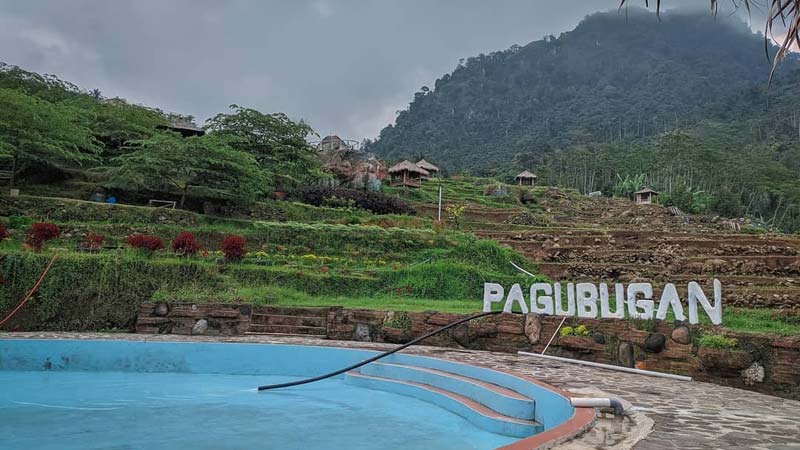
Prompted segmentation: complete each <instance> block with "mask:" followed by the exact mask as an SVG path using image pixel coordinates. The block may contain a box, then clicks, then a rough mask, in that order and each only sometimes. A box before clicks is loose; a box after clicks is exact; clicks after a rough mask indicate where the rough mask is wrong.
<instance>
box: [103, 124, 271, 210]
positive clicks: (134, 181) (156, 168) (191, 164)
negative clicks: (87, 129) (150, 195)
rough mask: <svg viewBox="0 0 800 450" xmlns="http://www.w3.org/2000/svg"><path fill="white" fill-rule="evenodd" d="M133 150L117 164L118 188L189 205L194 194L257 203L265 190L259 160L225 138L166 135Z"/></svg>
mask: <svg viewBox="0 0 800 450" xmlns="http://www.w3.org/2000/svg"><path fill="white" fill-rule="evenodd" d="M129 148H130V150H131V152H130V153H127V154H124V155H122V156H118V157H116V158H114V159H113V160H112V161H113V162H114V163H115V164H116V166H115V167H114V168H113V169H112V170H111V172H110V175H111V183H110V185H111V186H113V187H121V188H127V189H130V188H134V189H148V190H153V191H159V192H175V191H177V192H178V193H179V194H180V202H179V205H180V207H183V205H184V203H185V201H186V196H187V195H188V194H189V193H190V192H195V191H196V192H198V193H200V194H202V195H205V196H209V197H217V198H236V199H237V200H240V201H248V200H251V199H253V198H254V197H255V195H257V194H258V193H260V192H261V191H262V189H263V186H264V177H263V176H262V172H261V170H259V168H258V165H257V164H256V160H255V158H254V157H253V156H252V155H250V154H248V153H246V152H243V151H240V150H236V149H234V148H233V147H231V146H230V145H229V143H228V142H227V139H225V138H223V137H221V136H213V135H206V136H194V137H189V138H184V137H181V135H180V134H178V133H172V132H163V133H159V134H156V135H154V136H153V137H151V138H149V139H145V140H141V141H134V142H132V143H131V144H130V146H129Z"/></svg>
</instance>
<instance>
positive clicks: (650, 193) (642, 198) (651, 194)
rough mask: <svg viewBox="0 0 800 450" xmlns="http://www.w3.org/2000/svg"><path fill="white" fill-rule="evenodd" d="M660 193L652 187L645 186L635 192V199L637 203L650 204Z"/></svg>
mask: <svg viewBox="0 0 800 450" xmlns="http://www.w3.org/2000/svg"><path fill="white" fill-rule="evenodd" d="M658 195H659V193H658V192H656V191H654V190H652V189H650V188H644V189H642V190H641V191H636V192H634V193H633V199H634V200H635V201H636V203H639V204H640V205H649V204H651V203H653V199H654V198H655V197H657V196H658Z"/></svg>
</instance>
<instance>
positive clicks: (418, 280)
mask: <svg viewBox="0 0 800 450" xmlns="http://www.w3.org/2000/svg"><path fill="white" fill-rule="evenodd" d="M6 201H7V202H8V204H7V206H8V207H14V206H13V205H14V203H15V201H14V200H11V199H8V200H6ZM30 202H33V200H32V199H18V200H16V203H17V204H20V203H22V204H28V203H30ZM48 202H57V203H66V204H69V203H70V201H64V200H58V201H57V200H52V199H50V200H46V201H44V204H45V205H47V204H48ZM72 203H76V204H84V203H85V204H87V205H92V204H91V203H87V202H72ZM94 206H95V207H96V208H97V209H101V210H102V209H106V208H107V209H108V210H105V211H103V214H102V215H100V216H99V220H98V218H97V217H96V218H95V220H92V215H91V214H92V212H91V211H88V209H89V208H86V209H83V208H75V210H74V211H75V212H76V214H77V215H78V217H80V218H81V219H82V220H80V221H74V220H65V221H57V223H58V225H59V228H60V229H61V230H62V237H61V238H59V239H56V240H54V241H51V242H50V243H49V244H48V246H47V247H46V249H45V250H44V251H43V252H42V253H37V254H33V253H30V252H26V251H23V250H22V249H21V242H20V239H21V238H22V236H23V234H24V232H25V231H26V230H25V228H22V229H20V228H16V229H12V236H11V239H10V240H7V241H4V242H3V243H2V245H0V266H2V276H3V277H4V279H6V280H9V281H8V282H6V283H5V284H3V285H2V287H0V292H2V295H0V310H8V309H10V308H12V307H13V305H15V304H16V303H17V302H18V301H19V299H20V298H21V297H22V296H23V295H24V293H25V290H26V289H29V288H30V286H31V285H32V284H33V282H34V281H35V279H36V278H37V277H38V276H39V274H40V273H41V270H42V269H43V267H44V265H45V264H46V262H47V260H48V258H49V256H50V255H51V254H54V253H58V254H59V259H58V260H57V261H56V264H55V266H54V267H53V270H52V271H51V273H50V275H49V276H48V278H47V279H46V280H45V283H44V284H43V285H42V287H41V289H40V291H39V293H38V294H37V296H36V301H34V302H32V303H31V305H30V307H28V308H26V310H27V311H28V312H27V315H25V316H23V317H22V318H21V319H20V322H21V323H23V324H24V326H26V327H27V328H33V329H96V328H114V327H116V328H120V327H126V326H129V325H130V323H131V320H133V317H134V316H135V312H136V311H137V310H138V305H139V304H141V303H142V302H145V301H149V300H152V299H161V300H169V301H193V302H202V301H230V302H249V303H255V304H267V303H268V304H293V303H294V304H298V305H311V304H315V305H320V304H341V305H352V306H355V305H360V306H363V307H372V308H380V307H384V308H393V309H411V310H415V309H441V310H446V311H454V312H464V311H468V310H475V309H479V308H480V307H481V302H480V296H481V293H482V290H483V283H484V282H487V281H496V282H501V283H504V284H513V283H516V282H526V281H529V278H528V277H527V276H524V275H522V274H520V273H519V272H517V271H516V270H515V269H513V268H512V267H511V266H510V265H509V264H508V261H510V260H515V261H523V258H521V257H519V255H517V254H516V253H514V252H513V251H512V250H510V249H508V248H505V247H501V246H499V245H498V244H497V243H495V242H492V241H486V240H479V239H477V238H475V237H473V236H471V235H467V234H462V233H457V232H452V231H441V230H440V231H434V230H432V229H430V228H428V229H415V228H396V227H386V228H384V227H381V226H374V225H348V224H338V223H298V222H283V223H281V222H266V221H234V220H219V221H218V222H214V221H213V220H212V219H210V218H208V217H205V216H200V215H194V214H192V213H187V212H181V211H168V210H155V209H153V208H141V207H127V208H118V207H116V206H114V207H112V206H110V205H94ZM27 209H28V210H30V209H34V208H32V207H31V206H30V205H28V207H27ZM45 210H46V209H45ZM68 211H73V210H71V209H69V210H68ZM145 211H147V212H148V213H149V214H153V211H155V214H158V213H164V215H165V216H166V217H165V218H164V220H163V222H164V223H158V218H157V216H151V215H149V214H144V212H145ZM117 214H118V215H119V216H120V217H122V218H125V219H126V220H127V219H130V220H133V221H135V222H144V223H142V224H141V225H133V226H132V225H131V224H129V223H125V221H124V220H120V218H119V217H115V216H116V215H117ZM173 214H174V215H175V217H172V215H173ZM60 217H62V218H64V219H70V216H69V214H68V213H63V215H62V216H60ZM15 222H20V221H19V220H18V219H15ZM19 225H21V224H19ZM384 225H386V224H384ZM187 231H188V232H192V233H193V234H194V235H195V236H196V238H197V243H198V244H199V245H200V246H201V248H202V249H204V250H205V251H203V250H201V251H200V252H198V253H197V254H196V256H191V255H189V256H184V255H182V254H179V253H175V252H171V251H169V250H160V251H156V252H150V253H148V254H146V255H145V254H144V253H142V252H138V251H135V250H133V249H131V248H130V247H129V245H128V244H126V239H125V238H126V236H129V235H131V234H133V233H142V234H147V235H151V236H154V237H156V238H161V239H162V240H163V241H164V242H167V243H169V242H171V241H172V240H173V238H174V237H175V236H176V235H178V234H179V233H181V232H184V233H182V234H184V235H185V234H186V233H185V232H187ZM234 233H235V234H238V235H242V236H243V237H244V238H245V240H246V249H247V251H248V253H247V255H246V256H245V258H244V259H243V260H242V261H240V262H236V263H229V262H225V258H224V257H223V255H222V254H221V252H219V251H218V250H217V249H218V248H220V243H221V242H222V241H223V238H225V236H229V235H231V234H234ZM87 235H91V236H100V235H101V236H103V237H104V239H103V241H102V242H103V244H102V245H103V246H104V248H103V249H102V250H100V251H99V252H95V253H86V252H81V251H80V249H81V248H82V247H81V246H82V245H83V244H84V242H85V240H86V236H87ZM526 268H527V269H528V270H530V271H535V270H536V269H535V267H532V266H530V265H527V267H526ZM87 274H88V275H87ZM87 277H88V278H89V279H88V280H87V279H86V278H87ZM122 291H124V292H122ZM440 306H441V307H440Z"/></svg>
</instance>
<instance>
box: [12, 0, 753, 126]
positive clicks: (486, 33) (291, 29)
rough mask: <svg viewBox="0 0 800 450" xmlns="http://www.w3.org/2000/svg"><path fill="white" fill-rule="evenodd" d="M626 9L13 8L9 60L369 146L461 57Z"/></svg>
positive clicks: (110, 1) (545, 4) (196, 0)
mask: <svg viewBox="0 0 800 450" xmlns="http://www.w3.org/2000/svg"><path fill="white" fill-rule="evenodd" d="M638 3H641V4H643V3H644V1H643V0H642V1H641V2H638ZM651 3H652V2H651ZM632 4H637V3H636V2H634V3H632ZM666 4H667V5H669V6H680V7H688V6H690V5H698V4H700V5H704V6H705V4H706V2H705V1H703V2H700V1H699V0H674V1H671V2H667V3H666ZM617 5H618V0H591V1H589V0H547V1H546V0H505V1H500V0H498V1H485V0H439V1H423V0H407V1H392V0H374V1H358V0H297V1H278V0H275V1H259V0H230V1H214V0H137V1H134V2H131V1H122V0H72V1H63V0H28V1H24V2H21V1H16V0H0V61H5V62H8V63H11V64H16V65H19V66H22V67H24V68H26V69H28V70H33V71H36V72H43V73H52V74H55V75H58V76H59V77H61V78H63V79H66V80H68V81H72V82H74V83H76V84H78V85H79V86H81V87H83V88H85V89H93V88H98V89H100V90H101V91H103V93H104V94H105V95H106V96H121V97H125V98H128V99H129V100H131V101H134V102H137V103H143V104H147V105H151V106H157V107H160V108H162V109H165V110H167V111H172V112H179V113H183V114H193V115H195V116H196V117H198V119H199V120H200V121H202V120H204V119H205V118H207V117H209V116H211V115H213V114H215V113H217V112H221V111H224V110H225V109H226V108H227V106H228V105H229V104H231V103H236V104H240V105H243V106H249V107H253V108H256V109H259V110H261V111H265V112H273V111H284V112H286V113H287V114H289V115H290V116H291V117H293V118H296V119H300V118H302V119H304V120H306V121H307V122H308V123H309V124H311V126H313V127H314V128H315V130H317V131H318V132H319V133H320V134H322V135H324V134H328V133H338V134H340V135H342V136H343V137H347V138H351V139H361V138H364V137H374V136H375V135H377V133H378V131H379V130H380V129H381V128H382V127H383V126H385V125H386V124H388V123H390V122H392V121H393V120H394V116H395V111H396V110H399V109H402V108H404V107H406V106H407V105H408V102H409V101H410V100H411V98H412V96H413V93H414V92H415V91H416V90H417V89H419V87H420V86H422V85H432V84H433V82H434V80H435V79H436V78H438V77H440V76H441V75H443V74H444V73H447V72H449V71H451V70H452V69H453V68H454V67H455V66H456V64H457V62H458V60H459V59H460V58H466V57H469V56H472V55H476V54H478V53H482V52H483V53H488V52H491V51H495V50H501V49H505V48H508V47H509V46H511V45H512V44H521V45H524V44H526V43H528V42H530V41H533V40H537V39H540V38H541V37H542V36H544V35H546V34H555V35H558V34H560V33H561V32H563V31H568V30H569V29H571V28H573V27H574V26H575V25H576V24H577V23H578V22H579V21H580V20H581V19H582V18H583V17H584V16H586V15H587V14H590V13H592V12H594V11H597V10H607V9H613V8H615V7H616V6H617ZM754 20H755V19H754Z"/></svg>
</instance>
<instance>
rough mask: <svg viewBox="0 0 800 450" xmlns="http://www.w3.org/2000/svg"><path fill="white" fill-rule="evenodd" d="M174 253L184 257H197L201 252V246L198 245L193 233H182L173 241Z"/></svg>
mask: <svg viewBox="0 0 800 450" xmlns="http://www.w3.org/2000/svg"><path fill="white" fill-rule="evenodd" d="M172 251H174V252H175V253H180V254H181V255H183V256H190V255H195V254H196V253H197V252H198V251H200V244H198V243H197V238H196V237H195V236H194V234H193V233H192V232H190V231H181V232H180V233H178V235H177V236H175V239H173V240H172Z"/></svg>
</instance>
